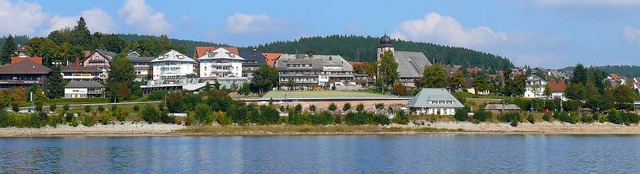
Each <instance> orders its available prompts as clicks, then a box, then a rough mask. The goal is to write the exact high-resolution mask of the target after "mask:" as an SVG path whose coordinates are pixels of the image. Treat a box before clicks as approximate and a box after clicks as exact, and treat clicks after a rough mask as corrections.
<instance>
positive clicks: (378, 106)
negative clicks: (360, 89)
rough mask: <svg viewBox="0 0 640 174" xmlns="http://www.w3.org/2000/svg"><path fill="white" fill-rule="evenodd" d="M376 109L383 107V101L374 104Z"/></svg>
mask: <svg viewBox="0 0 640 174" xmlns="http://www.w3.org/2000/svg"><path fill="white" fill-rule="evenodd" d="M376 109H384V103H378V104H376Z"/></svg>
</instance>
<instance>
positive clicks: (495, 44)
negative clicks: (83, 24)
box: [0, 0, 640, 68]
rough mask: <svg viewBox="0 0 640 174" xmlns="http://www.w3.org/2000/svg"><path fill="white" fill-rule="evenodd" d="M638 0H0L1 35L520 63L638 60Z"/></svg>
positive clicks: (544, 64) (554, 65)
mask: <svg viewBox="0 0 640 174" xmlns="http://www.w3.org/2000/svg"><path fill="white" fill-rule="evenodd" d="M638 9H640V0H520V1H512V0H468V1H456V0H452V1H423V0H420V1H418V0H416V1H402V0H400V1H382V0H372V1H344V0H325V1H318V2H316V1H294V0H281V1H250V0H234V1H177V0H154V1H150V0H147V1H145V0H124V1H115V0H94V1H84V0H66V1H30V0H24V1H10V0H0V24H2V25H0V35H7V34H28V35H29V36H46V34H48V33H49V32H50V31H52V30H55V29H60V28H63V27H71V26H74V25H75V22H76V20H77V19H78V17H79V16H84V17H85V18H86V20H87V23H88V26H89V28H90V30H91V31H101V32H107V33H137V34H149V35H160V34H167V35H169V37H172V38H178V39H189V40H201V41H210V42H216V43H227V44H231V45H236V46H248V45H257V44H261V43H267V42H273V41H277V40H292V39H296V38H300V37H306V36H326V35H331V34H349V35H350V34H354V35H363V36H367V35H371V36H375V37H379V36H381V35H383V34H384V32H385V30H386V31H387V32H388V33H389V35H391V36H392V37H394V38H398V39H404V40H413V41H426V42H433V43H437V44H442V45H451V46H461V47H467V48H471V49H475V50H480V51H484V52H489V53H493V54H498V55H502V56H505V57H508V58H509V59H511V61H512V62H514V64H516V65H517V66H522V65H531V66H542V67H547V68H558V67H564V66H569V65H575V64H576V63H583V64H585V65H587V66H588V65H606V64H612V65H613V64H615V65H621V64H624V65H629V64H630V65H640V62H639V61H640V59H639V58H640V56H639V55H640V54H639V53H640V20H638V19H640V10H638Z"/></svg>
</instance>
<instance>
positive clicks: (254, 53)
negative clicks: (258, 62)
mask: <svg viewBox="0 0 640 174" xmlns="http://www.w3.org/2000/svg"><path fill="white" fill-rule="evenodd" d="M256 51H258V50H256V49H255V48H254V49H253V55H254V56H255V55H256Z"/></svg>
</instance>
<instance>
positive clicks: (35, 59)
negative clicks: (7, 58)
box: [11, 57, 42, 65]
mask: <svg viewBox="0 0 640 174" xmlns="http://www.w3.org/2000/svg"><path fill="white" fill-rule="evenodd" d="M27 59H28V60H31V61H32V62H35V63H38V64H40V65H42V57H12V58H11V64H16V63H18V62H21V61H23V60H27Z"/></svg>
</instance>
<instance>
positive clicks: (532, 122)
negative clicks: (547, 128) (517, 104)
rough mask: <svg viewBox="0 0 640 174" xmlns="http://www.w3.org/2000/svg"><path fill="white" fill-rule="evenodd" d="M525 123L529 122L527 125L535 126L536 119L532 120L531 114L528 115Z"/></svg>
mask: <svg viewBox="0 0 640 174" xmlns="http://www.w3.org/2000/svg"><path fill="white" fill-rule="evenodd" d="M527 121H529V123H531V124H535V123H536V119H535V118H533V114H529V117H527Z"/></svg>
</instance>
